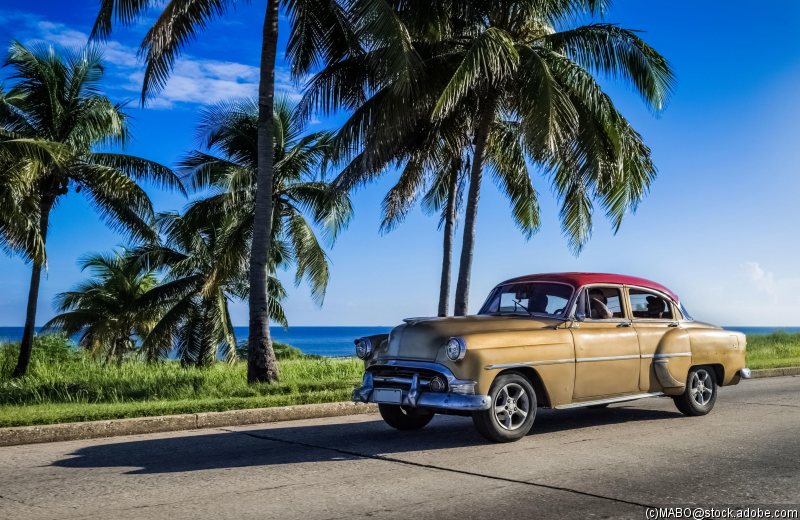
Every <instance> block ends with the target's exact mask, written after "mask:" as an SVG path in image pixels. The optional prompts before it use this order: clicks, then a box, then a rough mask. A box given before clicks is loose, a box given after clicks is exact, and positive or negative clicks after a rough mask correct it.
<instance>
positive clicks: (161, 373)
mask: <svg viewBox="0 0 800 520" xmlns="http://www.w3.org/2000/svg"><path fill="white" fill-rule="evenodd" d="M17 349H18V345H14V344H6V345H0V426H18V425H27V424H48V423H56V422H70V421H89V420H98V419H114V418H123V417H140V416H146V415H166V414H175V413H195V412H206V411H222V410H232V409H240V408H261V407H268V406H282V405H289V404H306V403H323V402H333V401H344V400H347V399H349V398H350V391H351V390H352V388H353V387H354V386H355V385H356V384H357V383H358V382H359V381H360V379H361V374H362V367H361V362H360V361H359V360H357V359H352V358H350V359H325V358H318V357H313V356H303V355H302V354H300V353H299V352H298V351H296V350H294V349H291V348H290V347H286V346H279V347H278V349H277V350H278V352H279V357H280V369H281V381H280V382H279V383H277V384H274V385H255V386H249V385H247V383H246V382H245V375H246V366H245V364H244V363H242V362H237V363H235V364H233V365H228V364H225V363H216V364H215V365H214V366H212V367H210V368H207V369H198V368H183V367H181V366H180V364H179V363H176V362H161V363H155V364H151V365H148V364H146V363H143V362H141V361H135V360H130V361H126V362H124V363H122V364H121V365H119V366H117V365H102V364H100V363H98V362H97V361H96V360H94V359H92V358H90V357H89V356H87V355H86V354H85V353H83V352H80V351H76V350H74V349H71V348H69V346H68V344H67V343H66V341H65V340H63V339H62V338H58V337H44V338H40V339H37V345H36V346H35V349H34V359H33V363H32V365H31V370H30V372H29V374H28V376H26V377H25V378H24V379H21V380H16V381H15V380H11V379H9V378H8V374H10V372H11V370H12V369H13V367H14V363H15V361H16V353H17ZM747 352H748V354H747V366H749V367H750V368H753V369H759V368H773V367H788V366H800V334H787V333H776V334H770V335H766V336H749V337H748V347H747Z"/></svg>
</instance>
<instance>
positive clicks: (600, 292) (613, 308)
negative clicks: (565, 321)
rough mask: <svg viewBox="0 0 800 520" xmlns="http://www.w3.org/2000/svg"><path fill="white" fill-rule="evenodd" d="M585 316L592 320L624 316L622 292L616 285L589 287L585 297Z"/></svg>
mask: <svg viewBox="0 0 800 520" xmlns="http://www.w3.org/2000/svg"><path fill="white" fill-rule="evenodd" d="M586 317H587V318H589V319H592V320H610V319H614V318H624V317H625V311H623V309H622V292H621V291H620V290H619V288H617V287H590V288H589V289H588V292H587V298H586Z"/></svg>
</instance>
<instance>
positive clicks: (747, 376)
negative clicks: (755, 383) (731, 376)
mask: <svg viewBox="0 0 800 520" xmlns="http://www.w3.org/2000/svg"><path fill="white" fill-rule="evenodd" d="M739 375H740V376H741V378H742V379H750V378H751V377H753V373H752V372H750V369H749V368H743V369H741V370H739Z"/></svg>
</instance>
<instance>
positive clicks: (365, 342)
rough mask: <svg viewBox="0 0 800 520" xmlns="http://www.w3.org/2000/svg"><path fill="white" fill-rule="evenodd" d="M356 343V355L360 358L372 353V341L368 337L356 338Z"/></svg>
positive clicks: (365, 357)
mask: <svg viewBox="0 0 800 520" xmlns="http://www.w3.org/2000/svg"><path fill="white" fill-rule="evenodd" d="M354 343H355V344H356V356H358V357H359V358H361V359H367V358H368V357H369V356H370V354H372V342H371V341H370V340H369V338H358V339H357V340H355V342H354Z"/></svg>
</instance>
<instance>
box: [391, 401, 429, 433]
mask: <svg viewBox="0 0 800 520" xmlns="http://www.w3.org/2000/svg"><path fill="white" fill-rule="evenodd" d="M378 411H379V412H380V413H381V417H383V420H384V421H385V422H386V424H388V425H389V426H391V427H392V428H394V429H396V430H403V431H408V430H419V429H421V428H424V427H425V426H426V425H427V424H428V423H429V422H431V419H433V415H434V413H433V412H431V411H429V410H422V409H419V408H404V407H402V406H397V405H394V404H378Z"/></svg>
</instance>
